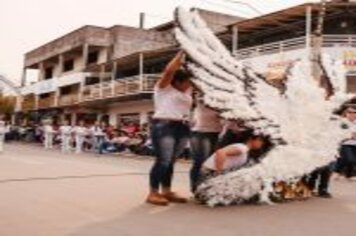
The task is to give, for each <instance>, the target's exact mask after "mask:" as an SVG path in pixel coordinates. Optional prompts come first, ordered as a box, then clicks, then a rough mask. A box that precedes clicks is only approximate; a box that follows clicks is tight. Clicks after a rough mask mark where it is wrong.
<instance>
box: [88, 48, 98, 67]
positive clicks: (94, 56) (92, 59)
mask: <svg viewBox="0 0 356 236" xmlns="http://www.w3.org/2000/svg"><path fill="white" fill-rule="evenodd" d="M98 60H99V52H98V51H95V52H90V53H89V54H88V64H93V63H97V62H98Z"/></svg>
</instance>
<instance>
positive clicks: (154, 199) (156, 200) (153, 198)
mask: <svg viewBox="0 0 356 236" xmlns="http://www.w3.org/2000/svg"><path fill="white" fill-rule="evenodd" d="M146 202H147V203H150V204H152V205H157V206H167V205H168V204H169V201H168V200H167V199H166V198H164V197H163V196H162V195H161V194H159V193H150V194H149V195H148V197H147V199H146Z"/></svg>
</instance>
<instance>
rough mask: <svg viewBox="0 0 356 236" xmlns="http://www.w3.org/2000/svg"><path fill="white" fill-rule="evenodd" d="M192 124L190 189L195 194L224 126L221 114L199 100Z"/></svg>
mask: <svg viewBox="0 0 356 236" xmlns="http://www.w3.org/2000/svg"><path fill="white" fill-rule="evenodd" d="M192 123H193V127H192V131H193V132H192V137H191V139H190V144H191V153H192V158H193V165H192V168H191V170H190V187H191V191H192V192H193V193H194V191H195V190H196V187H197V183H198V181H199V175H200V170H201V167H202V165H203V163H204V162H205V160H206V159H207V158H208V157H209V156H210V155H211V154H213V153H214V151H215V150H216V147H217V142H218V138H219V134H220V132H221V130H222V124H221V119H220V117H219V114H218V113H217V112H216V111H214V110H212V109H210V108H208V107H207V106H205V105H204V104H203V103H202V102H201V101H199V99H198V101H197V105H196V107H195V109H194V115H193V122H192Z"/></svg>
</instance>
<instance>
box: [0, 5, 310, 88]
mask: <svg viewBox="0 0 356 236" xmlns="http://www.w3.org/2000/svg"><path fill="white" fill-rule="evenodd" d="M231 1H234V0H0V74H4V75H6V76H7V77H8V78H10V79H12V80H13V81H16V82H17V81H19V80H20V77H21V71H22V63H23V54H24V53H25V52H27V51H30V50H32V49H34V48H36V47H38V46H40V45H42V44H45V43H46V42H48V41H50V40H53V39H55V38H57V37H59V36H61V35H63V34H66V33H68V32H70V31H72V30H74V29H76V28H79V27H81V26H83V25H98V26H105V27H110V26H112V25H115V24H125V25H131V26H137V25H138V18H139V17H138V16H139V13H140V12H145V13H147V17H146V25H147V26H152V25H156V24H159V23H163V22H165V21H168V20H170V19H172V11H173V9H174V8H175V7H176V6H178V5H183V6H186V7H191V6H196V7H199V8H204V9H209V10H214V11H220V12H224V13H230V14H236V15H240V16H244V17H253V16H256V15H257V13H256V12H254V11H252V10H251V9H249V8H248V7H246V6H244V5H241V4H236V3H231ZM241 2H245V3H249V4H251V5H253V6H254V7H255V8H257V9H258V10H259V11H261V12H263V13H268V12H271V11H275V10H279V9H282V8H285V7H288V6H293V5H297V4H300V3H304V2H310V1H305V0H242V1H241Z"/></svg>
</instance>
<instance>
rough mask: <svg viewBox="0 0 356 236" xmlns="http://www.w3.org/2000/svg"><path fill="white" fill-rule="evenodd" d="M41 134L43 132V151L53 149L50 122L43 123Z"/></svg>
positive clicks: (52, 133) (52, 132) (52, 130)
mask: <svg viewBox="0 0 356 236" xmlns="http://www.w3.org/2000/svg"><path fill="white" fill-rule="evenodd" d="M43 124H44V125H43V132H44V147H45V149H52V148H53V138H54V133H55V131H54V129H53V126H52V121H51V120H45V121H43Z"/></svg>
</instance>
